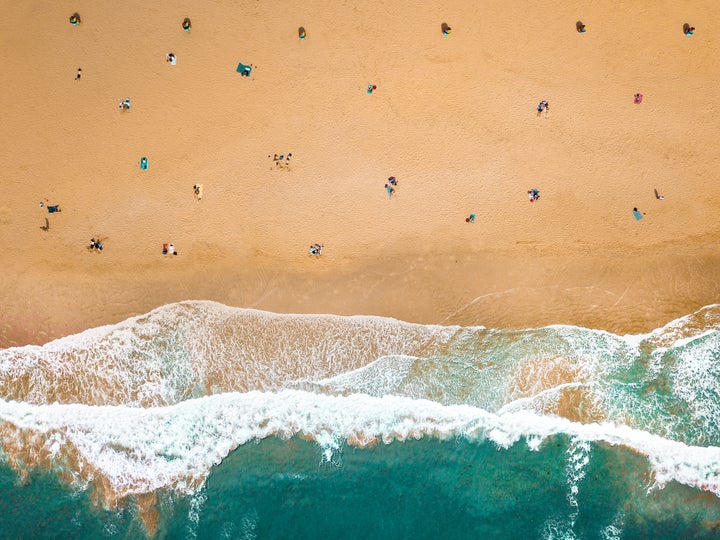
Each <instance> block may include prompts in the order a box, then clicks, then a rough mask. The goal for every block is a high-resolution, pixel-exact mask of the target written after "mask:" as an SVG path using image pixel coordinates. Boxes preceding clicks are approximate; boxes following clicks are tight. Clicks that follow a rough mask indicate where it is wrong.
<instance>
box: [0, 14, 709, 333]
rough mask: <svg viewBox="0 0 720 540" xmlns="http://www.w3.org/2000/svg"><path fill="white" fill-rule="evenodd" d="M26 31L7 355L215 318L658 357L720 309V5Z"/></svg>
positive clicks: (88, 19) (240, 18) (13, 86)
mask: <svg viewBox="0 0 720 540" xmlns="http://www.w3.org/2000/svg"><path fill="white" fill-rule="evenodd" d="M73 12H78V13H79V14H80V17H81V23H80V24H79V25H77V26H73V25H72V24H70V23H69V22H68V17H69V16H70V15H72V14H73ZM5 14H6V17H7V18H8V19H9V20H11V21H12V24H11V25H8V27H7V28H6V30H5V32H4V33H3V35H2V37H0V40H1V43H2V47H0V51H1V52H0V55H1V57H2V61H3V66H4V69H3V75H4V78H5V83H4V84H3V85H2V95H3V101H4V103H5V107H4V110H3V126H4V129H3V130H2V144H0V159H1V160H2V162H3V163H4V165H5V166H4V171H3V175H2V185H3V187H4V197H3V198H2V200H1V201H0V253H2V255H1V256H0V261H1V263H0V264H1V265H2V274H3V278H2V287H1V288H0V347H9V346H14V345H23V344H27V343H37V344H41V343H45V342H47V341H49V340H51V339H54V338H57V337H60V336H63V335H67V334H71V333H74V332H79V331H82V330H84V329H86V328H89V327H93V326H98V325H101V324H110V323H114V322H117V321H120V320H122V319H124V318H126V317H129V316H132V315H136V314H139V313H144V312H147V311H149V310H151V309H153V308H155V307H157V306H159V305H163V304H166V303H170V302H177V301H181V300H188V299H207V300H216V301H219V302H222V303H225V304H227V305H231V306H238V307H253V308H257V309H264V310H270V311H275V312H281V313H334V314H341V315H345V314H369V315H384V316H391V317H396V318H399V319H403V320H406V321H411V322H420V323H442V324H463V325H484V326H488V327H509V328H513V327H531V326H539V325H546V324H556V323H564V324H575V325H581V326H589V327H595V328H603V329H608V330H612V331H614V332H643V331H648V330H651V329H653V328H656V327H658V326H660V325H662V324H665V323H666V322H668V321H670V320H671V319H673V318H675V317H679V316H682V315H685V314H688V313H690V312H692V311H694V310H696V309H698V308H700V307H701V306H704V305H708V304H713V303H717V302H718V299H719V298H720V254H719V253H718V250H717V247H716V246H717V242H718V239H720V219H719V218H720V207H719V206H718V204H717V201H718V197H719V196H720V183H718V182H717V170H718V164H719V162H720V158H718V152H717V148H716V146H717V141H718V140H719V139H720V123H719V122H718V108H719V107H720V90H719V89H718V86H717V79H718V71H719V70H718V67H717V62H716V59H717V58H718V57H719V53H720V40H718V37H717V36H718V29H719V28H720V15H718V11H717V10H716V9H715V3H713V2H710V1H700V0H697V1H692V2H690V1H683V2H669V1H665V0H663V1H659V2H658V1H655V2H650V1H637V2H632V3H617V4H616V5H613V6H608V5H606V4H602V3H594V2H580V3H577V2H569V1H566V0H562V1H559V2H536V3H521V4H508V3H507V2H490V3H484V4H483V5H482V6H481V5H479V4H476V3H473V2H464V1H454V2H448V3H445V4H444V5H443V6H438V5H435V4H432V3H424V4H420V5H418V6H416V7H415V8H413V10H412V11H409V10H407V9H406V7H405V6H404V5H403V4H401V3H399V2H366V3H363V4H357V3H352V2H350V3H345V2H342V3H337V4H332V5H328V4H327V3H321V2H315V1H309V2H304V3H302V5H300V4H297V5H295V4H293V3H283V2H263V3H262V4H260V3H255V4H252V5H248V4H243V3H235V4H224V3H215V2H212V3H210V2H206V3H204V4H198V3H196V2H190V1H184V2H176V3H173V4H172V5H171V6H164V7H159V6H157V7H155V6H150V5H147V4H146V3H142V2H135V1H131V2H128V3H126V4H124V7H123V13H120V12H119V11H118V10H117V9H111V7H110V5H109V4H107V3H103V2H100V3H97V2H85V1H81V2H76V3H74V4H66V3H58V4H52V5H49V4H47V3H42V2H37V1H29V2H22V3H14V4H10V5H7V6H6V13H5ZM185 17H189V18H190V19H191V20H192V29H191V31H190V32H185V31H183V29H182V28H181V22H182V20H183V19H184V18H185ZM578 20H582V21H583V22H584V23H585V24H586V25H587V31H586V32H585V33H582V34H581V33H578V32H577V31H576V29H575V25H576V21H578ZM442 23H447V24H448V25H449V26H450V27H451V28H452V32H451V33H450V34H449V35H447V36H446V35H443V33H442V31H441V24H442ZM685 23H689V24H692V25H693V26H695V27H696V28H697V30H696V33H695V34H694V35H692V36H686V35H684V34H683V24H685ZM301 26H302V27H304V28H305V29H306V32H307V36H306V38H305V39H303V40H301V39H299V38H298V28H299V27H301ZM169 52H172V53H174V54H175V55H176V58H177V63H176V65H171V64H170V63H168V62H166V54H167V53H169ZM240 62H242V63H243V64H248V65H249V64H252V66H253V69H252V72H251V74H250V76H249V77H242V76H241V75H240V74H239V73H237V72H236V67H237V65H238V63H240ZM78 68H81V70H82V71H81V72H80V73H81V78H80V79H77V78H76V75H77V73H78ZM368 84H374V85H376V86H377V88H376V89H375V90H374V91H373V92H372V93H371V94H369V93H367V91H366V89H367V86H368ZM636 93H642V94H643V101H642V103H640V104H636V103H634V102H633V96H634V95H635V94H636ZM124 98H130V99H131V104H132V105H131V109H130V110H128V111H121V110H119V108H118V103H119V101H120V100H122V99H124ZM541 100H547V101H548V103H549V105H550V109H549V111H548V114H547V115H546V114H544V113H543V114H541V115H540V116H538V115H537V114H536V106H537V104H538V103H539V102H540V101H541ZM288 153H292V160H291V161H290V162H289V164H288V165H287V166H285V165H283V166H277V165H275V163H274V161H273V156H274V155H275V154H278V155H283V156H286V155H287V154H288ZM141 157H147V159H148V168H147V170H141V168H140V165H139V163H140V159H141ZM282 163H286V161H285V160H283V162H282ZM390 176H395V177H396V178H397V180H398V185H397V186H396V188H395V192H394V193H393V195H392V197H389V196H388V192H387V191H386V189H385V187H384V186H385V184H386V182H387V179H388V177H390ZM198 183H201V184H203V198H202V200H201V201H198V200H196V197H195V195H194V193H193V186H194V185H195V184H198ZM530 189H538V190H539V192H540V199H539V200H538V201H536V202H533V203H530V202H529V201H528V195H527V192H528V190H530ZM654 190H657V192H658V193H659V194H661V195H662V196H663V197H664V198H663V199H662V200H660V199H658V198H656V195H655V191H654ZM40 203H42V207H41V206H40ZM51 205H59V206H60V208H61V209H62V212H59V213H52V214H50V213H48V211H47V207H48V206H51ZM633 208H637V209H638V210H639V211H640V212H641V214H642V216H643V217H642V219H641V220H636V219H635V217H634V216H633ZM471 213H472V214H475V215H476V218H475V222H474V223H472V224H470V223H467V222H466V218H467V217H468V216H469V215H470V214H471ZM46 219H47V220H48V221H47V226H46V222H45V220H46ZM43 227H45V228H46V229H47V230H44V229H43ZM98 237H99V238H100V239H101V240H102V241H103V244H104V249H103V251H102V253H96V252H93V251H91V250H89V249H88V245H89V242H90V239H91V238H98ZM316 242H317V243H320V244H322V245H323V246H324V249H323V254H322V256H320V257H313V256H310V255H309V254H308V248H309V246H310V245H311V244H313V243H316ZM166 243H173V244H174V245H175V248H176V249H177V251H178V255H177V256H172V255H163V254H162V248H163V244H166Z"/></svg>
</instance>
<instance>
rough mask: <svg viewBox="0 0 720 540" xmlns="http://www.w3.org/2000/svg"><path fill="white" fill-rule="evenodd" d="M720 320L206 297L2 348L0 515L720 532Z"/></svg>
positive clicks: (198, 531)
mask: <svg viewBox="0 0 720 540" xmlns="http://www.w3.org/2000/svg"><path fill="white" fill-rule="evenodd" d="M718 329H720V307H718V306H709V307H707V308H704V309H702V310H700V311H699V312H697V313H695V314H692V315H689V316H687V317H684V318H682V319H679V320H677V321H673V322H671V323H669V324H668V325H666V326H665V327H663V328H660V329H658V330H656V331H654V332H651V333H649V334H647V335H642V336H617V335H613V334H610V333H607V332H600V331H594V330H588V329H584V328H578V327H570V326H552V327H546V328H538V329H528V330H522V331H517V330H515V331H502V330H493V329H485V328H481V327H474V328H461V327H441V326H423V325H413V324H407V323H403V322H400V321H395V320H391V319H383V318H378V317H334V316H318V315H312V316H311V315H307V316H298V315H274V314H269V313H264V312H258V311H254V310H241V309H234V308H227V307H225V306H222V305H220V304H215V303H212V302H184V303H181V304H173V305H170V306H165V307H163V308H159V309H158V310H155V311H153V312H151V313H149V314H147V315H144V316H141V317H137V318H134V319H129V320H128V321H125V322H123V323H120V324H118V325H115V326H109V327H102V328H97V329H92V330H89V331H87V332H85V333H82V334H79V335H77V336H71V337H68V338H64V339H61V340H57V341H54V342H51V343H49V344H47V345H45V346H43V347H36V346H28V347H21V348H12V349H5V350H1V351H0V396H1V397H2V400H1V401H0V436H1V437H2V451H3V454H2V456H3V462H2V464H1V465H0V484H1V486H2V493H3V495H5V496H4V497H2V499H3V500H4V501H3V503H2V504H4V505H5V506H4V507H0V513H1V514H2V516H1V517H0V530H2V531H3V533H2V535H3V537H14V538H23V537H43V536H54V535H57V534H60V535H61V536H75V537H98V536H108V537H123V538H125V537H127V538H132V537H137V535H139V534H145V533H146V532H148V531H149V533H150V534H153V533H155V534H156V535H157V536H158V537H167V538H178V537H181V538H186V537H188V538H192V537H197V538H222V537H226V538H243V537H246V538H267V537H273V538H274V537H288V536H293V537H296V538H297V537H300V538H302V537H308V538H310V537H313V538H314V537H318V536H319V535H326V536H333V537H348V538H357V537H365V536H367V535H368V534H371V535H372V536H377V537H387V538H397V537H410V536H414V537H418V536H419V537H427V538H430V537H438V536H445V537H458V538H463V537H478V536H481V537H487V538H495V537H497V538H508V537H516V538H644V537H683V538H687V537H698V538H712V537H717V535H718V534H720V531H717V527H718V526H719V525H720V515H719V514H720V504H719V502H720V499H718V496H719V495H720V448H718V446H720V430H719V429H718V427H719V426H718V420H717V419H718V413H720V394H719V392H720V368H718V367H717V360H718V359H720V333H719V332H718ZM148 493H149V494H153V493H154V494H157V495H158V497H159V498H158V503H157V505H156V508H157V509H158V510H159V514H158V515H156V514H155V513H154V512H153V511H152V509H150V510H148V505H147V504H146V502H143V500H144V499H143V497H145V495H144V494H148ZM138 497H139V498H138ZM3 520H4V521H3ZM56 521H57V523H55V522H56ZM23 523H25V525H22V524H23ZM28 524H30V525H29V526H28ZM6 533H7V535H6Z"/></svg>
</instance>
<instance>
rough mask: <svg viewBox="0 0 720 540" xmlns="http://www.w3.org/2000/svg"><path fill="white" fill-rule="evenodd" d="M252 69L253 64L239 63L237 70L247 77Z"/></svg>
mask: <svg viewBox="0 0 720 540" xmlns="http://www.w3.org/2000/svg"><path fill="white" fill-rule="evenodd" d="M251 71H252V66H246V65H245V64H243V63H240V64H238V67H237V72H238V73H239V74H240V75H242V76H243V77H247V76H248V75H250V72H251Z"/></svg>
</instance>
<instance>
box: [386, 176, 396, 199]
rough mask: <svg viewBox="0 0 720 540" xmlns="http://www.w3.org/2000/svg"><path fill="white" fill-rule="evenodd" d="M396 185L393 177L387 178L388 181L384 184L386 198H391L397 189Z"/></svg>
mask: <svg viewBox="0 0 720 540" xmlns="http://www.w3.org/2000/svg"><path fill="white" fill-rule="evenodd" d="M397 185H398V181H397V178H395V177H394V176H391V177H390V178H388V181H387V183H386V184H385V190H386V191H387V193H388V197H392V196H393V193H395V188H396V187H397Z"/></svg>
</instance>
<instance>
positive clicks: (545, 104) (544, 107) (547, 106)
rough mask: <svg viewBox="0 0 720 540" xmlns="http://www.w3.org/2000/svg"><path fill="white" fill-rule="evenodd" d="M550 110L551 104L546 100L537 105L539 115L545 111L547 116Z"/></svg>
mask: <svg viewBox="0 0 720 540" xmlns="http://www.w3.org/2000/svg"><path fill="white" fill-rule="evenodd" d="M549 110H550V104H549V103H548V102H547V101H546V100H544V99H543V100H542V101H541V102H540V103H538V106H537V115H538V116H540V115H541V114H542V112H543V111H545V117H547V115H548V111H549Z"/></svg>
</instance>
